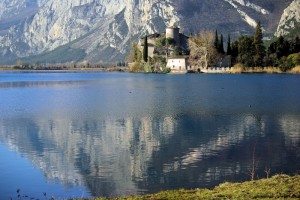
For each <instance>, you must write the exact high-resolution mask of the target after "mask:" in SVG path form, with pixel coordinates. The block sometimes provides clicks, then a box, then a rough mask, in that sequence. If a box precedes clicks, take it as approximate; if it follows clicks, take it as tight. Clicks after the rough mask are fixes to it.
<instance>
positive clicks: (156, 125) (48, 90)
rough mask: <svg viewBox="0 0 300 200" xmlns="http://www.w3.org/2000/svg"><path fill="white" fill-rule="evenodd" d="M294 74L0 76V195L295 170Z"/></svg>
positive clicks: (299, 135)
mask: <svg viewBox="0 0 300 200" xmlns="http://www.w3.org/2000/svg"><path fill="white" fill-rule="evenodd" d="M299 86H300V76H299V75H287V74H284V75H280V74H277V75H274V74H273V75H268V74H239V75H229V74H200V75H199V74H186V75H164V74H130V73H105V72H96V71H94V72H89V71H78V72H75V71H74V72H73V71H51V72H45V71H34V72H33V71H1V72H0V113H1V114H0V197H1V199H9V198H10V197H12V198H13V199H17V197H18V195H21V196H28V198H29V197H35V198H40V199H43V198H44V197H46V198H48V199H49V198H50V197H51V196H54V197H55V198H69V197H93V196H105V197H115V196H124V195H133V194H147V193H154V192H158V191H161V190H168V189H179V188H187V189H191V188H204V187H205V188H213V187H214V186H216V185H218V184H220V183H223V182H225V181H230V182H232V181H235V182H240V181H246V180H250V176H251V170H252V166H253V165H252V163H253V161H254V163H255V178H264V177H266V176H267V174H268V173H266V171H269V170H270V175H274V174H277V173H286V174H290V175H293V174H295V173H299V172H300V171H299V170H300V88H299Z"/></svg>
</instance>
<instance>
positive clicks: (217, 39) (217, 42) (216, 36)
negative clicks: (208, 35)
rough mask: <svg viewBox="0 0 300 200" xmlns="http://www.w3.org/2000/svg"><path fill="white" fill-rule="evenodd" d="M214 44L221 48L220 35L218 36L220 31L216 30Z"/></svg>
mask: <svg viewBox="0 0 300 200" xmlns="http://www.w3.org/2000/svg"><path fill="white" fill-rule="evenodd" d="M214 46H215V48H216V49H217V50H218V49H219V36H218V31H217V30H216V32H215V41H214Z"/></svg>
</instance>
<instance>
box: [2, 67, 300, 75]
mask: <svg viewBox="0 0 300 200" xmlns="http://www.w3.org/2000/svg"><path fill="white" fill-rule="evenodd" d="M0 71H49V72H51V71H102V72H130V73H146V72H131V71H130V70H129V68H127V67H88V68H87V67H76V68H73V67H72V68H69V67H60V66H53V67H43V68H42V67H41V68H15V67H13V66H7V67H2V66H0ZM189 73H190V72H186V73H170V74H189ZM149 74H151V73H150V72H149ZM153 74H155V73H153ZM160 74H168V73H160ZM192 74H300V66H296V67H294V68H293V69H291V70H290V71H286V72H283V71H281V70H280V69H279V68H278V67H263V68H262V67H257V68H248V69H247V68H241V67H237V68H236V67H232V68H231V70H224V71H214V70H209V71H206V72H201V73H197V72H193V73H192Z"/></svg>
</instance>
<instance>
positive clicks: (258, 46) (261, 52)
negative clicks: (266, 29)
mask: <svg viewBox="0 0 300 200" xmlns="http://www.w3.org/2000/svg"><path fill="white" fill-rule="evenodd" d="M262 39H263V35H262V27H261V24H260V22H258V23H257V26H256V29H255V35H254V41H253V44H254V47H255V56H254V62H255V65H256V67H257V66H263V59H264V57H265V55H266V52H265V46H264V43H263V40H262Z"/></svg>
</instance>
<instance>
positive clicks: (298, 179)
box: [73, 174, 300, 200]
mask: <svg viewBox="0 0 300 200" xmlns="http://www.w3.org/2000/svg"><path fill="white" fill-rule="evenodd" d="M299 198H300V175H295V176H288V175H284V174H279V175H275V176H273V177H271V178H264V179H259V180H253V181H245V182H242V183H228V182H225V183H222V184H220V185H219V186H216V187H215V188H214V189H211V190H210V189H199V188H197V189H192V190H186V189H179V190H169V191H161V192H158V193H155V194H146V195H141V196H127V197H115V198H105V197H96V198H73V200H83V199H90V200H106V199H107V200H117V199H118V200H142V199H214V200H217V199H299Z"/></svg>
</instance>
